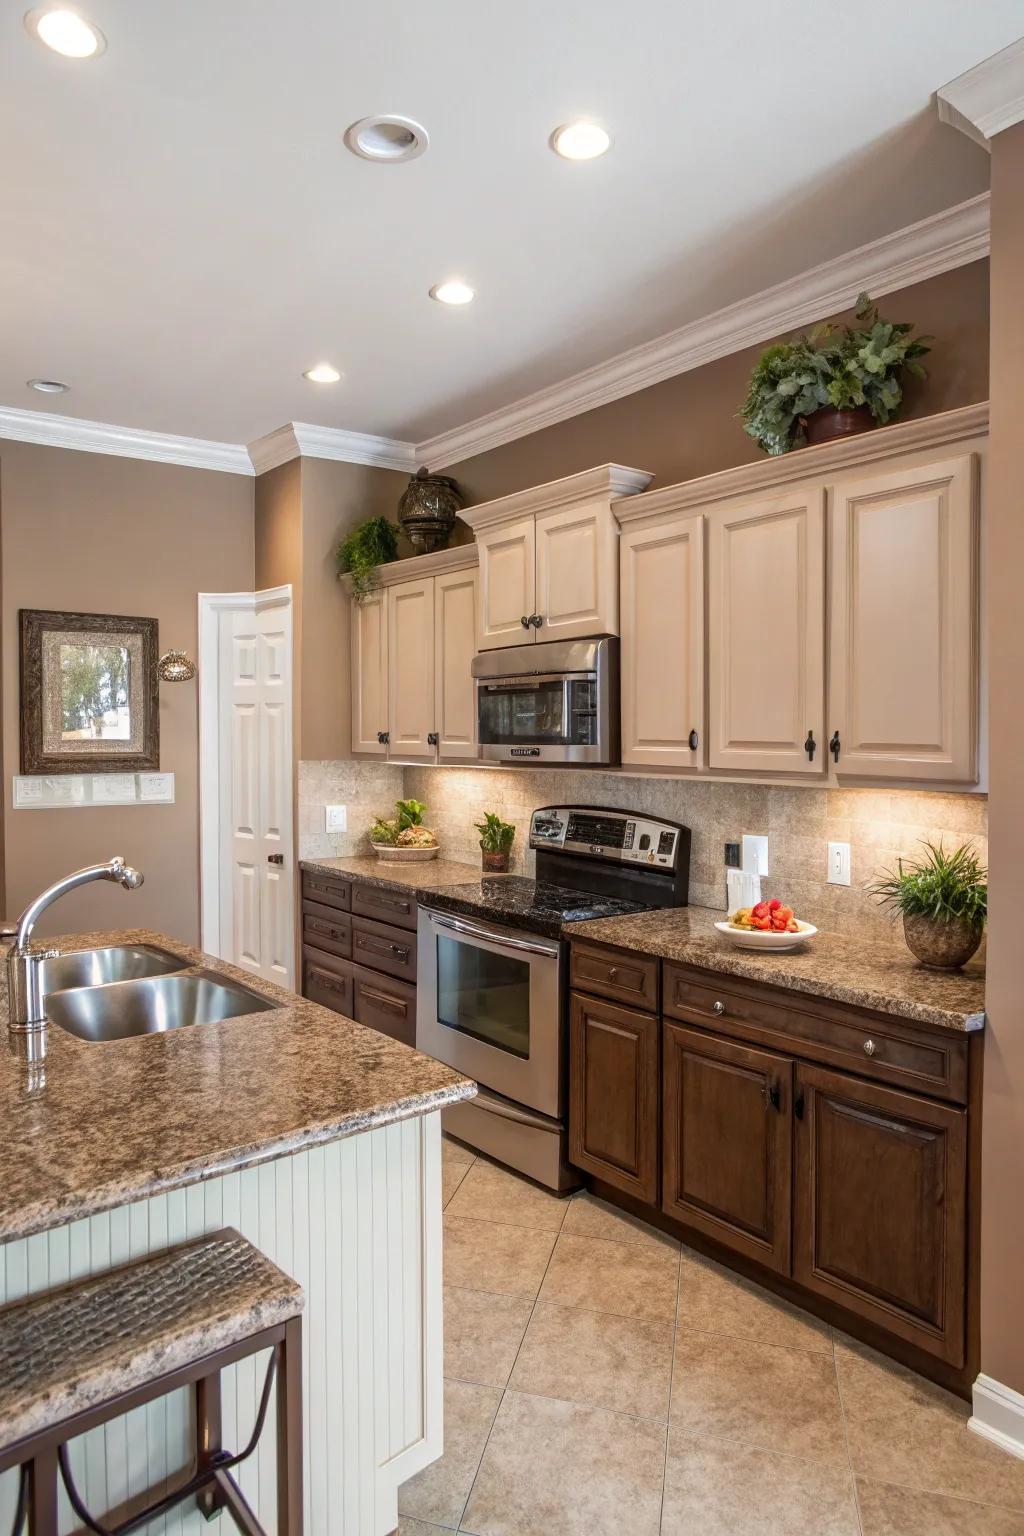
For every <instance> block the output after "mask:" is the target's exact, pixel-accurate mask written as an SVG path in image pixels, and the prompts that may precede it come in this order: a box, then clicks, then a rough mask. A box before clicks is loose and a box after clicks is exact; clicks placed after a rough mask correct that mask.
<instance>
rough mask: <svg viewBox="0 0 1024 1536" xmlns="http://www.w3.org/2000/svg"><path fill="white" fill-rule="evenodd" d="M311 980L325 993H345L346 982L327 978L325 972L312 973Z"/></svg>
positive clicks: (346, 988) (331, 977)
mask: <svg viewBox="0 0 1024 1536" xmlns="http://www.w3.org/2000/svg"><path fill="white" fill-rule="evenodd" d="M313 980H314V981H315V982H316V984H317V986H318V987H323V989H324V991H325V992H347V991H348V982H347V981H337V980H335V978H334V977H333V976H328V975H327V973H326V971H314V972H313Z"/></svg>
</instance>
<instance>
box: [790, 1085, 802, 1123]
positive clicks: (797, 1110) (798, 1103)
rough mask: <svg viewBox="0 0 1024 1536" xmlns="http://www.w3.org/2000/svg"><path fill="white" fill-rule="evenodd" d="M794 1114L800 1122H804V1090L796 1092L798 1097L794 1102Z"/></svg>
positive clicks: (800, 1089)
mask: <svg viewBox="0 0 1024 1536" xmlns="http://www.w3.org/2000/svg"><path fill="white" fill-rule="evenodd" d="M793 1113H794V1115H796V1117H797V1119H798V1120H802V1119H803V1117H804V1091H803V1089H802V1088H798V1089H797V1091H796V1097H795V1098H794V1100H793Z"/></svg>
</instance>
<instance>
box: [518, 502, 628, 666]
mask: <svg viewBox="0 0 1024 1536" xmlns="http://www.w3.org/2000/svg"><path fill="white" fill-rule="evenodd" d="M536 540H537V613H538V614H539V615H540V617H541V619H542V620H543V624H542V626H541V628H540V629H539V630H538V631H537V638H538V639H539V640H571V639H573V638H574V637H576V636H581V635H601V634H605V635H617V634H618V632H619V601H618V527H617V524H616V522H615V519H614V518H613V517H612V514H611V509H610V508H609V506H608V501H607V497H606V498H604V500H603V501H598V502H596V503H594V504H593V505H590V506H587V505H586V504H584V505H582V506H574V507H563V508H561V509H559V510H557V511H554V512H542V513H540V514H538V516H537V530H536Z"/></svg>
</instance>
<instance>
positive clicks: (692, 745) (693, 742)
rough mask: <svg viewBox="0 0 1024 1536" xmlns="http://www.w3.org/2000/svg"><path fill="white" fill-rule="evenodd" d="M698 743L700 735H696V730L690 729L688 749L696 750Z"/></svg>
mask: <svg viewBox="0 0 1024 1536" xmlns="http://www.w3.org/2000/svg"><path fill="white" fill-rule="evenodd" d="M699 743H700V737H699V736H698V735H697V732H696V731H691V732H690V751H691V752H696V750H697V747H698V745H699Z"/></svg>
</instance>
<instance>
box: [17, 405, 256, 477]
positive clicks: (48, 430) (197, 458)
mask: <svg viewBox="0 0 1024 1536" xmlns="http://www.w3.org/2000/svg"><path fill="white" fill-rule="evenodd" d="M5 437H7V438H13V440H14V441H15V442H18V443H41V444H43V445H44V446H45V447H47V448H73V449H76V450H78V452H80V453H112V454H115V455H116V456H117V457H118V458H122V459H155V460H156V461H157V462H158V463H160V464H181V465H184V466H185V467H186V468H188V469H220V470H223V471H225V472H226V473H227V474H231V475H251V474H254V473H255V471H254V470H253V467H252V461H251V459H250V458H249V455H248V452H247V451H246V449H245V447H244V445H243V444H242V443H215V442H211V441H209V440H208V439H206V438H202V437H175V436H173V435H172V434H171V433H169V432H143V431H140V430H139V429H138V428H136V427H115V426H111V425H110V424H109V423H107V422H103V421H83V420H80V419H79V418H78V417H77V416H56V415H54V414H52V413H51V412H49V411H18V410H15V409H13V407H8V406H0V438H5Z"/></svg>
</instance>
